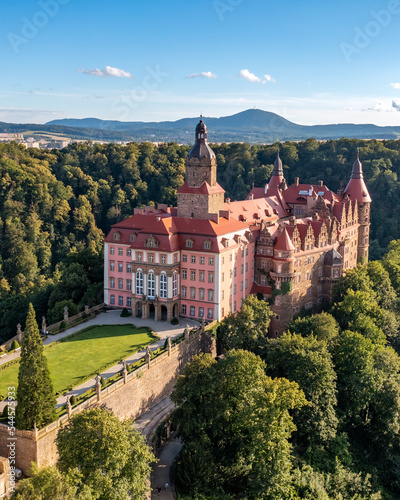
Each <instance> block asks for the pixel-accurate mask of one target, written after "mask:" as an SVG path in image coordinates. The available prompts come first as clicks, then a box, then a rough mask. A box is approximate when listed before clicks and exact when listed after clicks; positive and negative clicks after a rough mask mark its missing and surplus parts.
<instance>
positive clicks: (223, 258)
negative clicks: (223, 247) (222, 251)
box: [221, 257, 225, 265]
mask: <svg viewBox="0 0 400 500" xmlns="http://www.w3.org/2000/svg"><path fill="white" fill-rule="evenodd" d="M221 262H222V265H224V264H225V257H222V259H221Z"/></svg>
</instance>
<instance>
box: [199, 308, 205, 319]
mask: <svg viewBox="0 0 400 500" xmlns="http://www.w3.org/2000/svg"><path fill="white" fill-rule="evenodd" d="M199 318H204V307H199Z"/></svg>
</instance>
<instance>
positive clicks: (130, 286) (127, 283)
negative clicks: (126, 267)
mask: <svg viewBox="0 0 400 500" xmlns="http://www.w3.org/2000/svg"><path fill="white" fill-rule="evenodd" d="M126 289H127V290H132V280H126Z"/></svg>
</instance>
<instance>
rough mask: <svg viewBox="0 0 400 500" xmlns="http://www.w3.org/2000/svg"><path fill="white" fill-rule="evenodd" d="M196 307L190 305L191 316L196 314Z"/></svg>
mask: <svg viewBox="0 0 400 500" xmlns="http://www.w3.org/2000/svg"><path fill="white" fill-rule="evenodd" d="M195 314H196V308H195V307H194V306H190V316H195Z"/></svg>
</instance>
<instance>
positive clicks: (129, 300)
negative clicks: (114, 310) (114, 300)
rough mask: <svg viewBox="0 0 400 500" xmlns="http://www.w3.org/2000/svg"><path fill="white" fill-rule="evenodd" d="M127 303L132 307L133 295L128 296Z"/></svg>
mask: <svg viewBox="0 0 400 500" xmlns="http://www.w3.org/2000/svg"><path fill="white" fill-rule="evenodd" d="M126 305H127V307H132V297H127V298H126Z"/></svg>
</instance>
